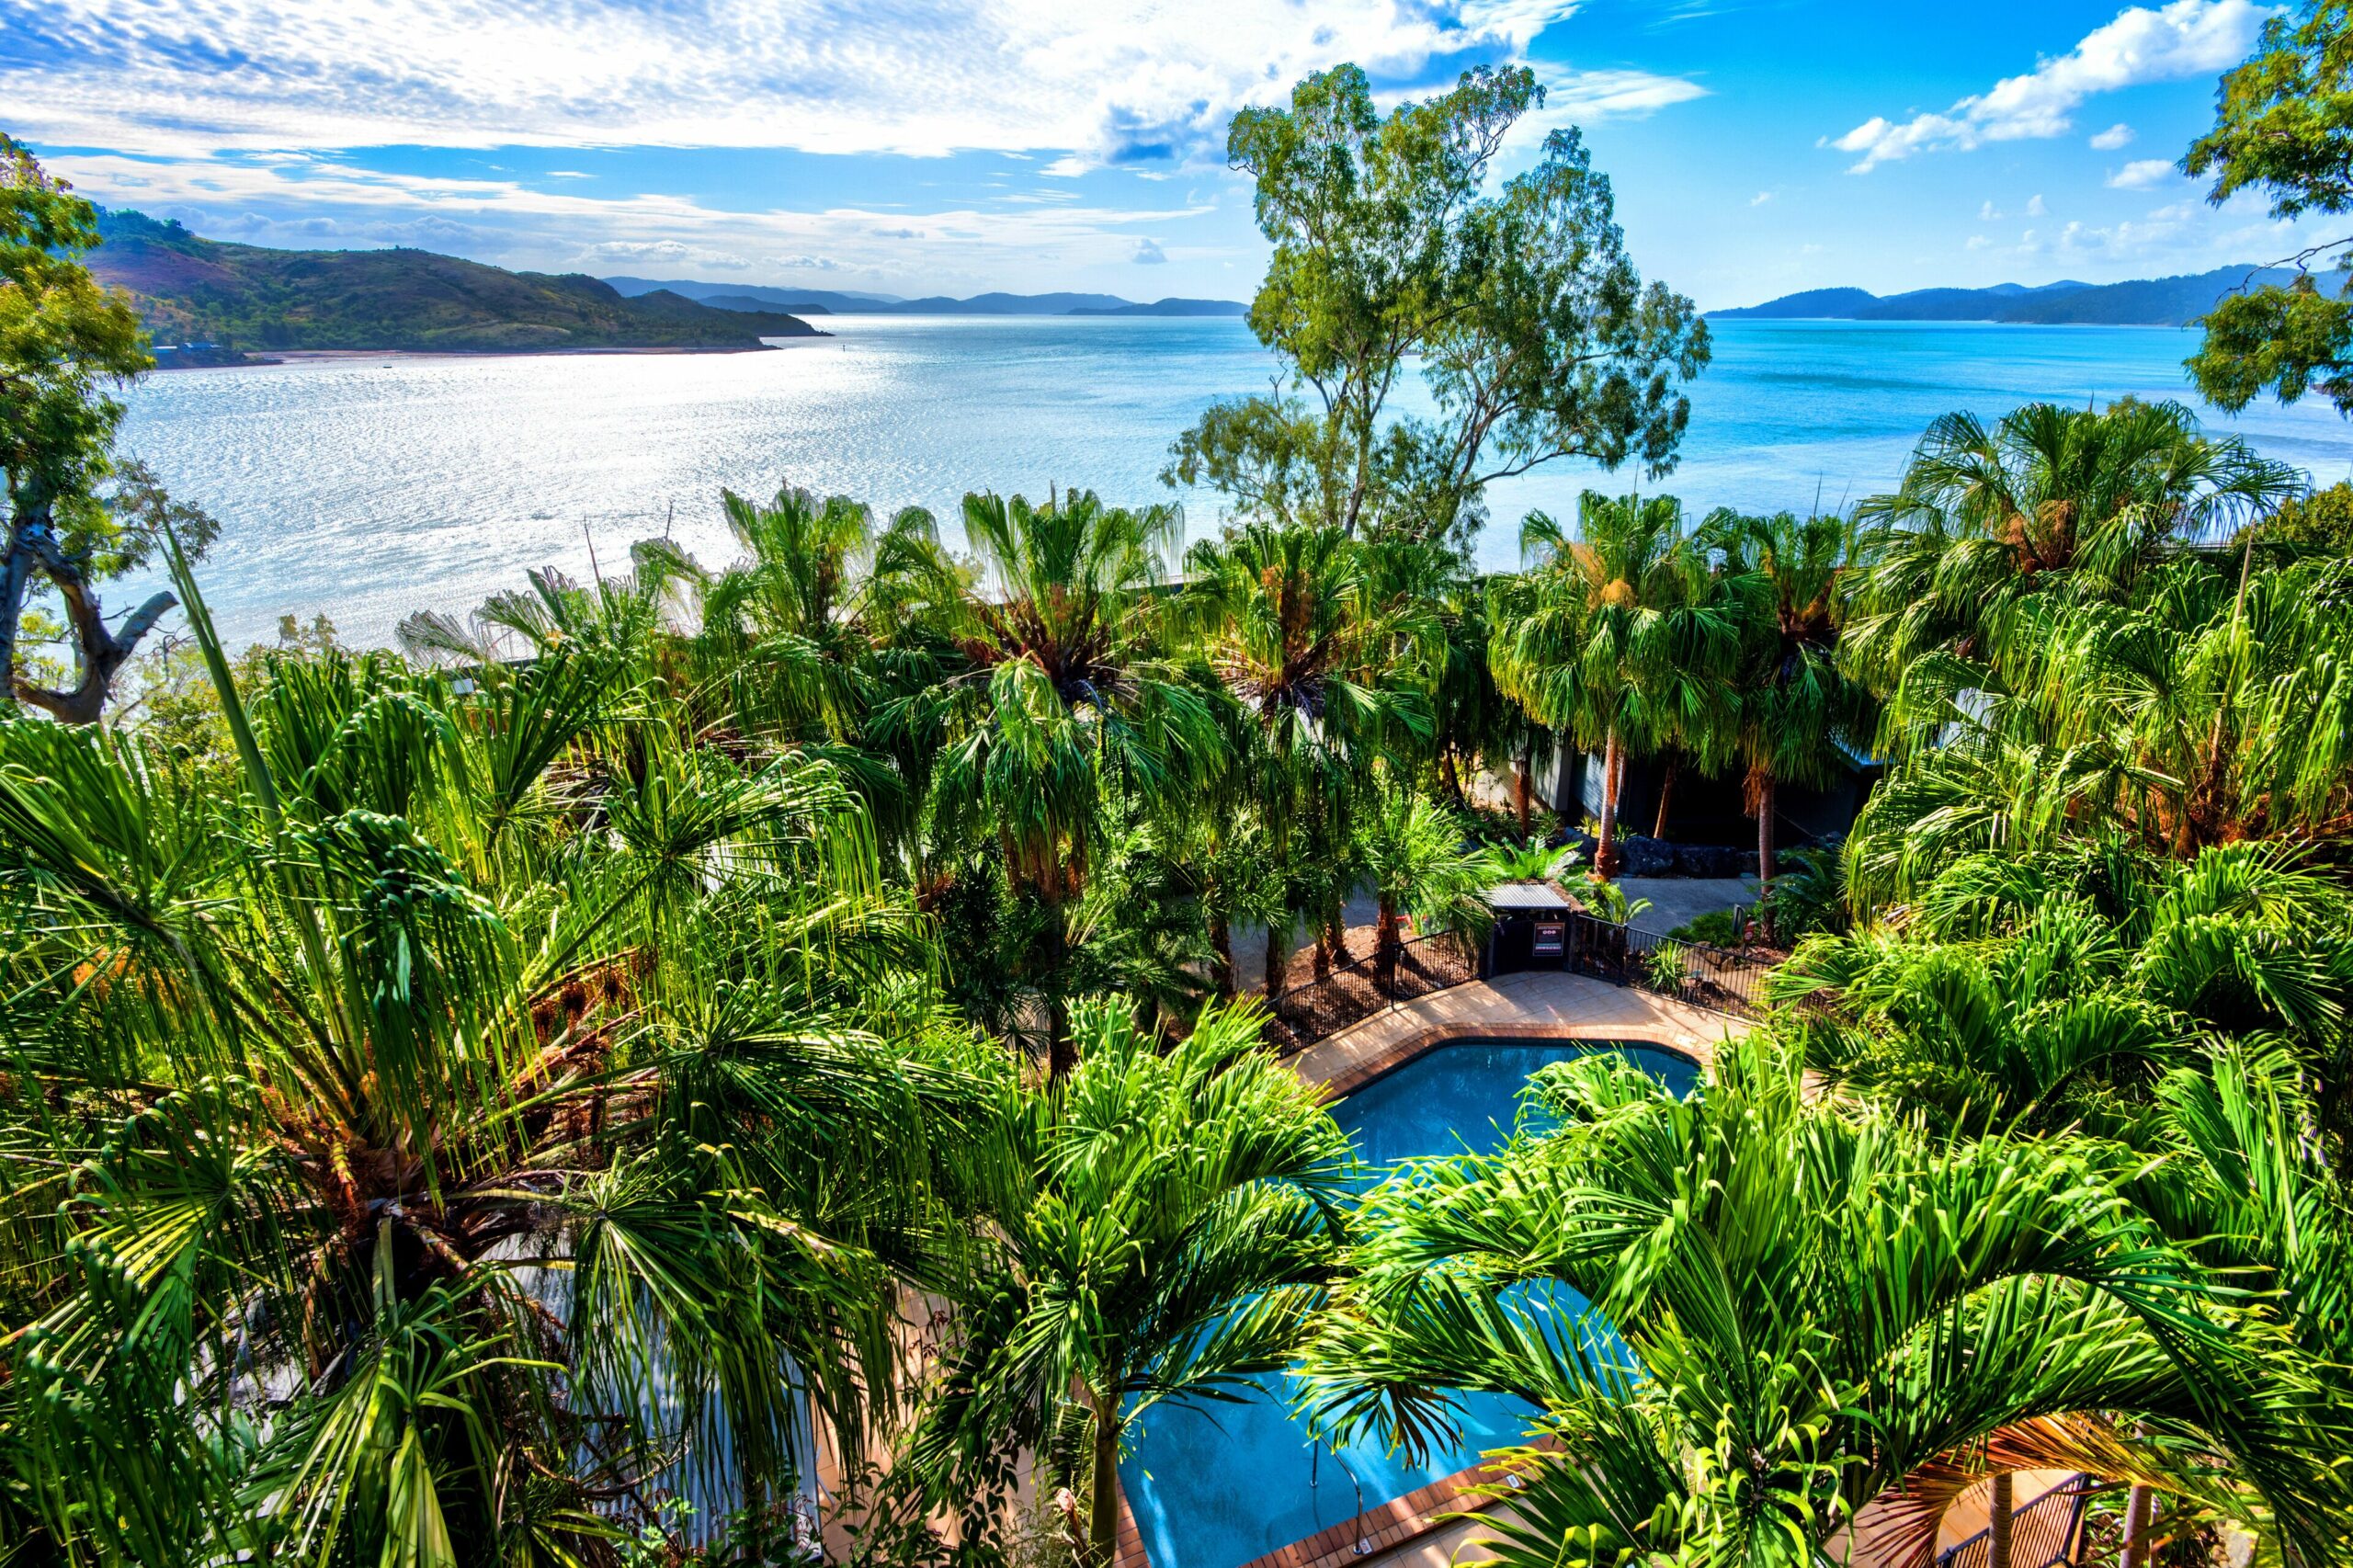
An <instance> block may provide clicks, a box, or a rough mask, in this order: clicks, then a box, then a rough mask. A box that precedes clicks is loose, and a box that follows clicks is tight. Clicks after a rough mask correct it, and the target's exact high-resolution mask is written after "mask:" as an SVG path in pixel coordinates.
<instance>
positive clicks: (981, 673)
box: [879, 491, 1225, 1076]
mask: <svg viewBox="0 0 2353 1568" xmlns="http://www.w3.org/2000/svg"><path fill="white" fill-rule="evenodd" d="M1181 522H1182V517H1181V515H1180V514H1179V513H1178V512H1177V511H1176V509H1175V508H1174V507H1167V506H1155V507H1149V508H1146V509H1145V510H1143V511H1141V512H1137V511H1130V510H1127V509H1126V508H1123V507H1117V506H1105V505H1104V504H1103V503H1102V502H1101V501H1100V500H1099V499H1098V498H1097V496H1096V495H1095V494H1093V493H1092V492H1085V491H1072V492H1069V493H1067V494H1063V495H1061V496H1060V497H1058V498H1057V499H1055V500H1053V501H1051V502H1050V503H1049V504H1048V505H1046V506H1032V505H1030V503H1029V501H1027V500H1025V499H1024V498H1023V497H1021V496H1018V495H1016V496H1014V497H1013V498H1012V499H1011V500H1010V501H1007V500H1006V499H1004V498H1002V497H999V496H996V495H994V494H985V495H983V494H975V495H968V496H966V497H965V498H964V528H965V532H966V535H967V536H968V537H969V539H970V540H971V542H972V548H973V550H974V551H975V552H976V554H977V555H978V557H979V560H980V564H981V567H982V571H983V578H982V580H981V581H980V582H979V583H977V584H974V585H971V586H970V587H969V588H967V590H966V591H964V592H962V593H961V595H960V596H959V597H957V598H956V599H955V600H954V601H953V602H952V603H950V604H948V605H945V606H942V607H938V613H939V614H940V616H941V618H942V624H943V625H944V627H945V629H946V631H947V634H948V636H949V639H950V641H951V642H952V644H953V646H954V648H955V650H956V652H957V653H958V654H959V655H960V657H961V667H960V668H957V669H954V670H952V671H951V672H949V674H947V675H946V676H943V677H942V678H940V679H939V680H938V681H936V682H934V683H932V684H930V685H928V686H926V687H925V688H924V689H922V690H921V691H919V692H917V693H915V694H914V695H913V696H910V697H907V698H904V699H897V700H896V701H894V702H893V703H892V704H891V705H889V706H888V708H886V710H884V711H883V712H882V713H881V715H879V728H880V731H881V733H882V734H884V735H885V736H886V737H893V738H896V739H897V740H899V741H901V742H904V743H907V744H915V745H917V746H919V747H920V748H922V749H924V750H926V751H927V752H929V753H930V754H931V755H932V756H934V757H935V758H936V760H935V761H934V762H933V763H932V765H931V767H930V770H929V791H930V801H929V806H928V812H929V816H930V820H931V822H932V824H933V827H934V830H935V832H936V833H937V834H938V836H939V837H941V838H942V839H944V840H946V841H947V842H949V843H951V844H961V845H971V844H973V843H976V842H978V841H979V840H980V839H982V838H988V839H991V840H994V841H995V843H996V844H997V846H999V848H1000V849H1001V851H1002V854H1003V859H1004V865H1005V871H1006V878H1007V880H1008V881H1009V882H1010V883H1011V885H1012V887H1013V888H1014V890H1015V891H1016V892H1017V894H1019V895H1020V896H1022V897H1024V898H1027V899H1029V900H1033V901H1034V902H1035V903H1036V905H1037V907H1038V910H1039V915H1040V919H1039V935H1038V938H1037V942H1036V946H1035V950H1034V951H1033V952H1032V954H1031V965H1032V968H1033V976H1032V979H1033V983H1034V984H1035V985H1036V986H1037V988H1038V989H1039V990H1040V991H1041V992H1042V993H1043V994H1044V999H1045V1012H1046V1019H1045V1023H1046V1030H1045V1032H1046V1038H1047V1042H1048V1055H1049V1062H1050V1066H1051V1072H1052V1073H1053V1074H1054V1075H1056V1076H1061V1075H1062V1074H1066V1073H1067V1072H1069V1071H1070V1068H1071V1066H1072V1058H1071V1055H1070V1027H1069V1006H1070V1002H1069V981H1070V976H1069V975H1068V973H1067V972H1066V971H1067V968H1068V962H1069V948H1070V923H1069V916H1070V911H1071V909H1072V907H1073V906H1074V904H1075V903H1076V902H1077V900H1078V898H1079V897H1080V895H1081V893H1082V892H1084V890H1085V886H1086V877H1087V870H1088V867H1089V865H1090V863H1091V862H1092V860H1093V858H1094V856H1095V853H1096V851H1097V847H1098V846H1099V845H1100V844H1101V843H1102V842H1103V840H1104V838H1105V835H1106V833H1107V831H1108V827H1109V824H1108V819H1107V816H1106V812H1105V805H1104V797H1105V791H1106V789H1107V787H1108V786H1109V785H1110V784H1111V783H1113V782H1114V781H1116V782H1117V784H1118V786H1119V787H1120V789H1121V790H1123V791H1125V792H1127V793H1129V794H1131V795H1133V796H1136V797H1140V798H1142V799H1143V800H1146V801H1149V800H1154V799H1162V798H1168V797H1173V796H1176V795H1179V794H1182V793H1184V792H1185V791H1187V790H1192V789H1197V788H1199V787H1200V786H1201V785H1202V784H1203V783H1205V782H1206V781H1207V780H1209V779H1211V778H1214V777H1215V776H1216V775H1217V773H1218V772H1219V771H1220V770H1221V769H1222V767H1224V765H1225V758H1224V756H1223V747H1222V735H1221V733H1220V731H1219V728H1218V726H1217V724H1216V722H1215V718H1214V715H1213V714H1212V713H1211V710H1210V708H1209V705H1208V703H1207V702H1206V701H1205V700H1204V699H1203V697H1202V695H1201V693H1200V692H1199V691H1198V690H1196V689H1194V688H1193V687H1192V686H1191V685H1190V684H1189V683H1188V681H1187V680H1186V679H1185V676H1184V672H1183V671H1182V670H1180V669H1178V668H1177V667H1176V666H1175V665H1172V664H1170V663H1169V662H1168V661H1166V660H1165V658H1163V657H1162V656H1160V654H1159V653H1158V652H1157V651H1156V650H1155V648H1154V642H1153V632H1154V626H1153V624H1152V622H1153V619H1154V617H1153V614H1152V613H1151V612H1152V606H1151V605H1150V604H1149V602H1148V597H1147V590H1148V589H1149V588H1150V587H1151V586H1152V585H1153V584H1154V581H1156V580H1157V578H1158V576H1159V575H1160V572H1161V561H1162V551H1164V550H1165V548H1166V547H1167V546H1168V545H1169V544H1170V543H1172V542H1173V541H1174V540H1175V538H1176V532H1177V529H1178V528H1179V526H1180V524H1181Z"/></svg>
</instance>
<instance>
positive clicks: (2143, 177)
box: [2108, 158, 2181, 190]
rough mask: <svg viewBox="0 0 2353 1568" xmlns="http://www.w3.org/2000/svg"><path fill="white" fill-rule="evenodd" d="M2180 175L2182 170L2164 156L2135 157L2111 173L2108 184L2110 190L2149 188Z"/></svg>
mask: <svg viewBox="0 0 2353 1568" xmlns="http://www.w3.org/2000/svg"><path fill="white" fill-rule="evenodd" d="M2180 177H2181V171H2180V170H2179V169H2177V168H2176V167H2174V165H2172V164H2170V163H2168V162H2167V161H2166V160H2165V159H2163V158H2135V159H2133V160H2132V161H2131V163H2129V164H2127V165H2124V166H2123V167H2122V168H2120V169H2119V170H2117V171H2116V172H2115V173H2114V174H2111V175H2109V176H2108V185H2109V189H2110V190H2148V189H2150V188H2151V187H2155V186H2160V185H2171V184H2172V183H2173V182H2174V181H2175V180H2177V179H2179V178H2180Z"/></svg>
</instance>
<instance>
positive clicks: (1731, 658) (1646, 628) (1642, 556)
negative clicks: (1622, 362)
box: [1487, 490, 1745, 879]
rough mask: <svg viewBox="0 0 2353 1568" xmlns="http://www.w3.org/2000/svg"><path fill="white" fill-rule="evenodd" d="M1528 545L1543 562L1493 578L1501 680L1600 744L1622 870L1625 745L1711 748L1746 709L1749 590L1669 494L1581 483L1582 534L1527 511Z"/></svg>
mask: <svg viewBox="0 0 2353 1568" xmlns="http://www.w3.org/2000/svg"><path fill="white" fill-rule="evenodd" d="M1520 548H1521V551H1522V553H1524V554H1525V555H1527V556H1528V557H1529V559H1530V560H1531V562H1533V563H1534V569H1533V570H1532V571H1530V572H1529V573H1528V574H1524V575H1522V576H1519V577H1511V578H1500V579H1497V580H1495V582H1494V583H1493V584H1492V585H1491V586H1490V592H1489V604H1488V610H1487V615H1488V619H1489V620H1490V621H1491V622H1492V623H1493V624H1494V625H1495V627H1497V628H1498V629H1500V634H1499V635H1498V636H1496V637H1495V640H1494V642H1492V643H1491V644H1490V645H1489V650H1488V658H1489V661H1490V664H1491V665H1492V667H1493V669H1494V671H1495V684H1496V686H1497V687H1498V688H1499V689H1500V690H1501V691H1502V692H1503V693H1504V695H1506V697H1509V698H1510V699H1513V700H1514V701H1517V702H1518V703H1519V704H1520V706H1521V707H1523V708H1524V709H1526V710H1527V711H1528V713H1529V716H1530V717H1531V718H1533V719H1534V720H1535V721H1536V722H1539V723H1541V724H1545V725H1548V726H1551V727H1552V728H1554V729H1558V730H1563V731H1565V732H1566V733H1568V735H1569V737H1570V738H1571V739H1572V740H1573V741H1574V743H1575V744H1577V745H1578V746H1580V747H1583V748H1585V749H1587V750H1598V751H1600V752H1601V753H1602V756H1603V762H1602V771H1603V778H1604V782H1603V787H1602V788H1603V812H1602V821H1601V824H1600V832H1599V834H1598V837H1599V839H1600V844H1599V846H1598V847H1597V849H1596V851H1595V854H1594V869H1595V870H1596V871H1597V873H1598V874H1599V875H1600V876H1602V877H1603V878H1604V879H1611V878H1615V877H1616V875H1617V872H1618V859H1619V854H1618V848H1617V842H1616V841H1617V812H1618V790H1619V781H1620V775H1621V774H1622V772H1623V766H1622V765H1623V761H1624V759H1625V757H1626V756H1629V755H1630V754H1631V755H1635V756H1643V755H1648V754H1650V753H1652V752H1654V751H1657V750H1660V749H1662V748H1664V747H1666V746H1669V745H1681V746H1683V747H1685V748H1686V749H1688V750H1691V751H1694V752H1698V753H1699V754H1701V755H1706V754H1708V753H1710V752H1711V751H1714V750H1716V749H1718V748H1720V747H1721V746H1722V744H1723V740H1722V737H1724V736H1725V735H1726V734H1728V733H1729V732H1730V730H1731V728H1732V725H1733V722H1734V720H1735V717H1736V715H1737V714H1738V712H1739V707H1738V701H1737V699H1736V697H1735V696H1734V689H1733V674H1734V671H1735V669H1736V668H1737V665H1738V661H1739V658H1740V653H1741V646H1742V636H1743V625H1744V618H1743V605H1744V594H1745V586H1744V585H1743V584H1742V583H1740V582H1739V581H1737V580H1735V579H1733V578H1732V577H1728V576H1726V575H1725V574H1722V573H1719V572H1717V571H1715V570H1714V569H1713V565H1712V563H1711V562H1710V560H1709V559H1708V553H1707V550H1706V547H1705V544H1704V542H1703V541H1702V540H1699V538H1697V537H1695V535H1694V533H1693V532H1692V530H1690V529H1688V528H1686V527H1685V526H1684V519H1683V506H1682V503H1681V502H1679V501H1677V500H1676V499H1675V498H1674V497H1673V496H1671V495H1655V496H1652V497H1651V498H1650V499H1648V500H1647V501H1645V500H1643V499H1642V498H1641V497H1639V496H1633V495H1629V496H1625V497H1623V498H1612V497H1610V496H1607V495H1603V494H1599V493H1597V492H1595V491H1590V490H1589V491H1586V493H1585V494H1584V495H1583V496H1582V497H1581V498H1580V499H1579V502H1578V506H1577V532H1576V536H1575V537H1574V539H1572V538H1570V537H1568V536H1567V535H1566V534H1564V533H1563V531H1562V529H1561V528H1560V525H1559V524H1557V523H1556V522H1554V521H1553V520H1552V518H1551V517H1547V516H1545V515H1544V514H1543V513H1541V512H1531V513H1529V516H1528V518H1527V520H1526V522H1525V523H1524V524H1523V525H1522V528H1521V531H1520Z"/></svg>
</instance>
